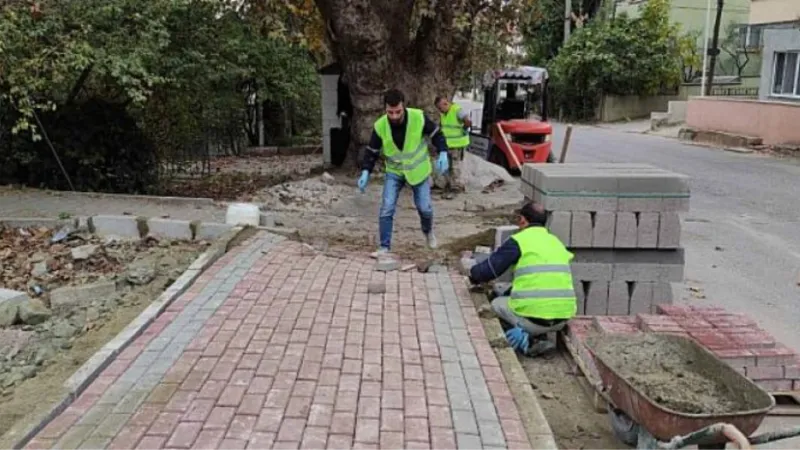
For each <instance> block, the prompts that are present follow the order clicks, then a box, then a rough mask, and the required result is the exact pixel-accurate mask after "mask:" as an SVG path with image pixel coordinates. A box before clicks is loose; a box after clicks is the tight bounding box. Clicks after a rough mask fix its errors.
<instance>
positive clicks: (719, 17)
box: [705, 0, 725, 95]
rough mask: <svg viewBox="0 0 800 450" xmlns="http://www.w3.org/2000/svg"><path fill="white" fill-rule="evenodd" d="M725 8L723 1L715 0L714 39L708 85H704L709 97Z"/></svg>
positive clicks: (712, 84)
mask: <svg viewBox="0 0 800 450" xmlns="http://www.w3.org/2000/svg"><path fill="white" fill-rule="evenodd" d="M724 7H725V0H717V17H716V18H715V19H714V37H713V38H712V40H711V57H710V58H709V60H710V61H709V68H708V83H707V84H706V92H705V95H711V88H712V87H713V86H714V69H716V66H717V55H719V26H720V22H722V8H724Z"/></svg>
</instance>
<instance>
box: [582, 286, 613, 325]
mask: <svg viewBox="0 0 800 450" xmlns="http://www.w3.org/2000/svg"><path fill="white" fill-rule="evenodd" d="M585 285H586V286H587V287H588V289H587V291H586V315H587V316H602V315H605V314H606V311H607V310H608V282H606V281H590V282H588V283H585Z"/></svg>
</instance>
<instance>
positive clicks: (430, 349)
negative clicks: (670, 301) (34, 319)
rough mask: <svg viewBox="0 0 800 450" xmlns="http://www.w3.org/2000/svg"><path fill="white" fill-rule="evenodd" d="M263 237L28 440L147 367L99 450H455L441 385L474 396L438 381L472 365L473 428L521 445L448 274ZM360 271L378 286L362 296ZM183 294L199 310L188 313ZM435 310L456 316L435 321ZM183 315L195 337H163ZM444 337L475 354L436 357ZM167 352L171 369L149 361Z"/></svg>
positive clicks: (198, 285)
mask: <svg viewBox="0 0 800 450" xmlns="http://www.w3.org/2000/svg"><path fill="white" fill-rule="evenodd" d="M265 236H267V235H265V234H259V235H257V236H256V237H254V238H251V239H250V240H249V241H248V242H247V243H245V244H244V245H242V246H241V247H238V248H237V249H235V250H233V251H232V252H229V253H228V254H226V255H225V256H223V257H222V258H221V259H220V260H218V261H217V262H216V263H215V264H214V265H213V266H212V267H211V268H209V269H208V270H206V271H205V272H204V273H203V274H202V275H201V276H200V277H199V278H198V279H197V281H196V282H195V284H194V285H192V286H191V287H190V288H189V289H188V290H187V291H186V292H185V293H184V294H183V295H182V296H180V297H179V298H178V299H177V300H176V301H175V302H174V303H173V304H172V305H170V306H169V307H168V308H167V311H166V312H165V313H164V314H162V315H161V316H159V317H158V319H157V320H156V321H155V322H153V324H151V325H150V326H149V327H148V328H147V329H146V330H145V331H144V333H142V335H140V336H139V337H138V338H137V339H136V340H135V341H134V342H133V343H132V344H131V345H130V346H128V348H126V349H125V350H124V351H123V352H122V353H121V354H120V356H119V357H118V358H117V359H116V360H115V361H114V362H112V363H111V364H110V365H109V366H108V367H107V368H106V369H105V370H104V371H103V373H102V374H101V375H100V376H99V377H98V378H97V379H96V380H95V381H94V382H93V383H92V384H91V385H90V386H89V388H88V389H87V390H86V392H85V393H84V394H82V395H81V396H80V397H79V399H78V400H77V401H76V402H75V403H73V404H72V405H71V406H70V407H69V408H68V409H67V410H66V411H65V412H64V413H62V414H61V415H60V416H58V417H57V418H56V419H55V420H53V421H52V422H51V423H50V424H49V425H48V426H47V427H46V428H45V429H43V430H42V432H41V433H39V435H38V436H37V437H36V438H35V439H34V440H33V441H31V443H30V444H31V446H32V447H36V448H39V447H41V448H48V447H53V446H55V447H58V445H59V439H61V438H62V437H63V436H64V434H65V433H66V432H67V431H69V430H72V429H73V427H74V426H75V423H76V422H77V420H79V419H80V418H81V417H82V416H83V415H84V414H87V413H89V412H90V411H92V410H93V409H94V408H99V404H100V403H101V402H102V403H105V404H112V406H113V403H111V402H110V401H109V399H110V398H111V397H110V396H111V395H117V394H118V392H119V391H120V389H123V388H126V386H127V385H125V384H124V383H126V381H125V380H128V379H131V377H126V374H128V373H129V372H130V371H131V370H144V371H146V372H147V374H150V372H152V373H154V374H161V378H160V382H156V383H154V384H150V385H146V386H145V385H142V386H145V387H146V388H147V389H149V394H148V395H147V396H146V399H145V401H144V403H142V404H141V405H140V406H139V407H138V408H137V410H136V411H134V412H133V413H132V414H128V419H127V422H126V423H125V424H124V426H123V427H122V429H121V431H119V432H118V433H117V434H116V436H115V438H114V440H112V441H111V444H110V445H109V446H110V447H112V448H122V447H126V448H132V447H136V448H149V449H155V448H182V449H188V448H226V449H232V448H337V449H341V448H392V449H396V448H455V446H456V441H457V439H461V438H457V434H456V432H455V427H456V425H457V424H454V422H453V415H454V414H455V412H454V411H453V406H452V405H451V404H450V397H449V396H448V389H450V390H453V389H457V390H458V389H462V390H463V392H459V391H455V392H456V393H455V394H453V395H463V396H466V398H467V399H468V398H470V397H469V396H470V395H471V394H470V392H469V390H468V389H467V388H466V386H467V382H466V381H465V380H466V379H467V378H463V379H462V381H461V382H460V384H458V385H448V383H450V382H451V381H448V380H450V379H451V378H452V377H453V376H455V377H459V376H462V377H465V376H466V375H465V374H467V373H468V372H467V371H468V370H473V372H469V373H470V374H471V375H470V377H473V378H474V377H475V376H476V375H475V372H474V370H475V369H476V368H479V369H478V370H477V376H479V377H482V378H481V379H482V381H481V382H482V383H484V384H485V386H484V387H485V391H484V392H490V393H491V397H492V400H491V402H490V403H489V404H488V405H487V404H486V403H480V402H479V399H477V398H476V399H473V401H472V402H467V403H466V405H472V404H476V405H477V404H479V405H480V407H482V408H486V407H488V408H494V409H495V413H496V414H497V416H498V417H500V418H501V419H500V420H499V421H498V420H496V419H495V422H486V423H482V426H489V427H490V426H496V427H497V429H498V430H502V432H503V433H504V436H503V435H502V434H501V438H500V439H503V440H502V441H501V442H496V441H495V442H484V445H485V446H487V447H489V446H492V447H496V446H507V445H508V446H515V447H520V446H521V447H523V448H529V447H530V445H529V443H528V442H527V436H526V434H525V432H524V428H523V426H522V422H521V421H520V419H519V417H520V416H519V413H518V411H517V409H516V405H515V403H514V400H513V398H512V397H511V391H510V390H509V388H508V385H507V384H506V381H505V377H504V375H503V373H502V371H501V370H500V367H499V364H498V362H497V359H496V358H495V356H494V352H493V350H492V348H491V347H490V346H489V344H488V341H487V340H486V337H485V333H484V331H483V328H482V326H481V323H480V320H479V319H478V317H477V314H476V312H475V310H474V307H473V306H472V302H471V299H470V297H469V293H468V291H467V289H466V285H465V284H464V282H463V280H462V279H461V278H460V277H457V276H455V275H450V274H419V273H408V272H390V273H382V272H375V271H373V264H374V261H371V260H369V259H366V258H363V257H354V258H349V259H341V258H331V257H325V256H323V255H318V254H312V253H311V252H309V251H308V250H306V249H305V248H304V247H302V246H301V245H299V244H297V243H292V242H289V241H283V242H281V243H278V244H274V245H273V244H269V245H272V247H271V248H270V249H269V250H262V248H264V246H265V245H268V244H267V243H266V240H267V239H268V238H266V237H265ZM372 282H383V283H385V286H386V293H385V294H382V295H376V294H368V293H367V287H368V285H369V284H370V283H372ZM226 283H227V284H226ZM221 286H223V287H221ZM224 286H229V287H227V288H224ZM219 289H227V290H226V291H224V292H223V291H219V292H223V294H221V295H224V297H223V298H219V297H218V295H220V294H217V293H216V292H217V290H219ZM453 294H455V296H453ZM214 301H216V303H214V306H204V307H203V306H202V305H210V304H212V302H214ZM195 302H200V303H199V305H201V307H197V306H195V307H194V309H191V308H189V307H190V306H192V305H194V303H195ZM445 305H447V307H446V308H445ZM187 308H189V309H187ZM209 308H211V309H209ZM445 310H447V311H448V313H447V314H450V315H451V316H449V317H444V320H448V319H449V320H453V321H455V322H453V323H454V324H457V325H454V326H446V327H440V328H437V326H438V325H437V326H435V325H434V324H435V323H436V322H437V321H438V322H441V321H442V320H443V318H442V317H441V316H437V314H439V315H441V314H442V313H443V311H445ZM453 310H456V311H460V313H459V314H456V315H455V316H452V314H453V312H452V311H453ZM198 311H200V312H198ZM205 312H207V313H208V314H206V315H202V314H205ZM197 317H203V318H202V319H200V320H202V322H197V320H198V319H197ZM189 324H193V325H196V326H195V327H194V328H191V330H192V331H191V332H194V333H196V334H194V335H189V336H188V338H185V339H183V340H182V343H181V342H179V341H178V340H177V339H174V340H173V338H175V337H176V336H184V335H181V334H180V333H181V332H183V331H184V330H186V329H189V328H187V325H189ZM621 324H622V325H625V324H624V323H621ZM442 333H444V334H446V335H447V336H444V337H443V334H442ZM440 339H442V341H441V342H443V343H444V344H440ZM448 340H449V342H450V343H449V344H447V343H446V342H448ZM457 340H458V341H461V342H458V346H457V347H453V345H455V344H456V341H457ZM465 342H466V343H468V345H463V344H464V343H465ZM164 345H166V346H167V347H164ZM442 345H449V346H451V347H449V348H448V351H449V352H456V351H457V352H459V354H460V355H463V356H461V360H462V361H466V360H469V359H470V358H471V360H472V361H476V362H478V361H479V364H480V365H479V366H467V365H465V364H466V363H462V364H459V363H448V362H446V361H443V360H442V359H441V355H442V354H443V350H442V349H443V347H442ZM157 346H160V347H157ZM172 348H176V349H178V350H177V351H172V350H170V349H172ZM154 352H155V353H154ZM165 357H166V358H172V359H170V361H173V362H171V363H170V364H171V365H169V366H164V365H163V364H160V365H159V364H156V362H154V361H157V360H158V358H165ZM465 358H466V359H465ZM162 362H163V361H162ZM453 364H455V366H454V365H453ZM462 365H463V367H462ZM159 370H160V371H161V372H157V371H159ZM446 375H447V376H446ZM448 377H451V378H448ZM145 378H146V377H145ZM151 378H152V376H151ZM473 378H470V380H471V381H470V383H471V384H474V383H476V381H474V379H473ZM134 382H135V383H137V384H136V386H140V385H139V383H142V381H139V380H138V378H137V380H136V381H134ZM454 386H457V387H454ZM145 387H141V386H140V387H138V389H144V388H145ZM472 387H475V386H472ZM115 392H116V393H117V394H115ZM123 393H124V392H123ZM459 407H464V406H463V404H462V406H459ZM467 407H470V408H471V407H472V406H467ZM458 412H459V413H460V414H463V413H464V411H458ZM467 413H468V414H474V412H469V411H467ZM480 416H481V417H485V416H492V414H481V415H480ZM474 417H478V416H474ZM93 430H94V429H93V428H90V429H89V430H88V431H89V432H91V431H93ZM465 433H468V434H469V433H470V432H468V431H465ZM471 433H475V434H473V435H472V438H473V439H478V441H477V442H480V439H481V437H480V435H479V434H477V431H473V432H471ZM467 437H469V436H467ZM87 438H88V434H87ZM484 439H492V438H490V437H484ZM494 439H495V440H496V439H497V438H496V437H495V438H494Z"/></svg>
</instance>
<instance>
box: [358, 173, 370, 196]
mask: <svg viewBox="0 0 800 450" xmlns="http://www.w3.org/2000/svg"><path fill="white" fill-rule="evenodd" d="M367 181H369V172H367V171H366V170H362V171H361V176H360V177H359V178H358V188H359V189H361V192H362V193H363V192H364V190H365V189H366V188H367Z"/></svg>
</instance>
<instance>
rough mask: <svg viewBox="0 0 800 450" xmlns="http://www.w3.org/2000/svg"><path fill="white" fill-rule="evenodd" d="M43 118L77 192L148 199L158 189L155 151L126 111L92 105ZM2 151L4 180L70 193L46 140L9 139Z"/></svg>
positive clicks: (67, 108) (98, 103) (116, 106)
mask: <svg viewBox="0 0 800 450" xmlns="http://www.w3.org/2000/svg"><path fill="white" fill-rule="evenodd" d="M39 117H40V118H41V121H42V123H43V124H44V127H45V129H46V130H47V135H48V137H49V138H50V140H51V141H52V143H53V146H54V148H55V150H56V153H57V154H58V156H59V159H60V160H61V163H62V164H63V165H64V169H65V170H66V171H67V173H68V174H69V176H70V179H71V180H72V183H73V185H74V186H75V188H76V189H78V190H82V191H107V192H132V193H144V192H148V191H150V190H151V189H152V188H153V187H154V186H155V184H156V176H157V174H158V170H157V166H156V164H157V163H156V159H155V148H154V147H153V143H152V142H151V141H150V140H149V139H148V138H147V137H146V136H145V135H144V133H143V132H142V131H141V129H140V128H139V127H138V125H137V124H136V121H135V120H134V119H133V118H132V117H131V116H130V114H129V113H128V112H127V111H126V109H125V108H124V107H123V106H121V105H119V104H114V103H108V102H106V101H102V100H90V101H87V102H83V103H73V104H71V105H67V106H65V107H63V108H59V109H57V110H56V111H48V112H43V113H39ZM0 148H2V149H3V150H2V151H0V179H2V180H6V182H12V183H21V184H26V185H30V186H34V187H45V188H51V189H69V184H68V183H67V180H66V178H65V177H64V174H63V173H62V171H61V168H60V166H59V164H58V161H57V160H56V159H55V158H54V157H53V153H52V150H51V149H50V147H49V145H48V144H47V143H46V142H45V141H44V140H40V141H38V142H34V141H33V140H31V139H28V138H26V137H23V136H12V135H10V134H9V133H6V134H4V135H3V138H2V139H0Z"/></svg>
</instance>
